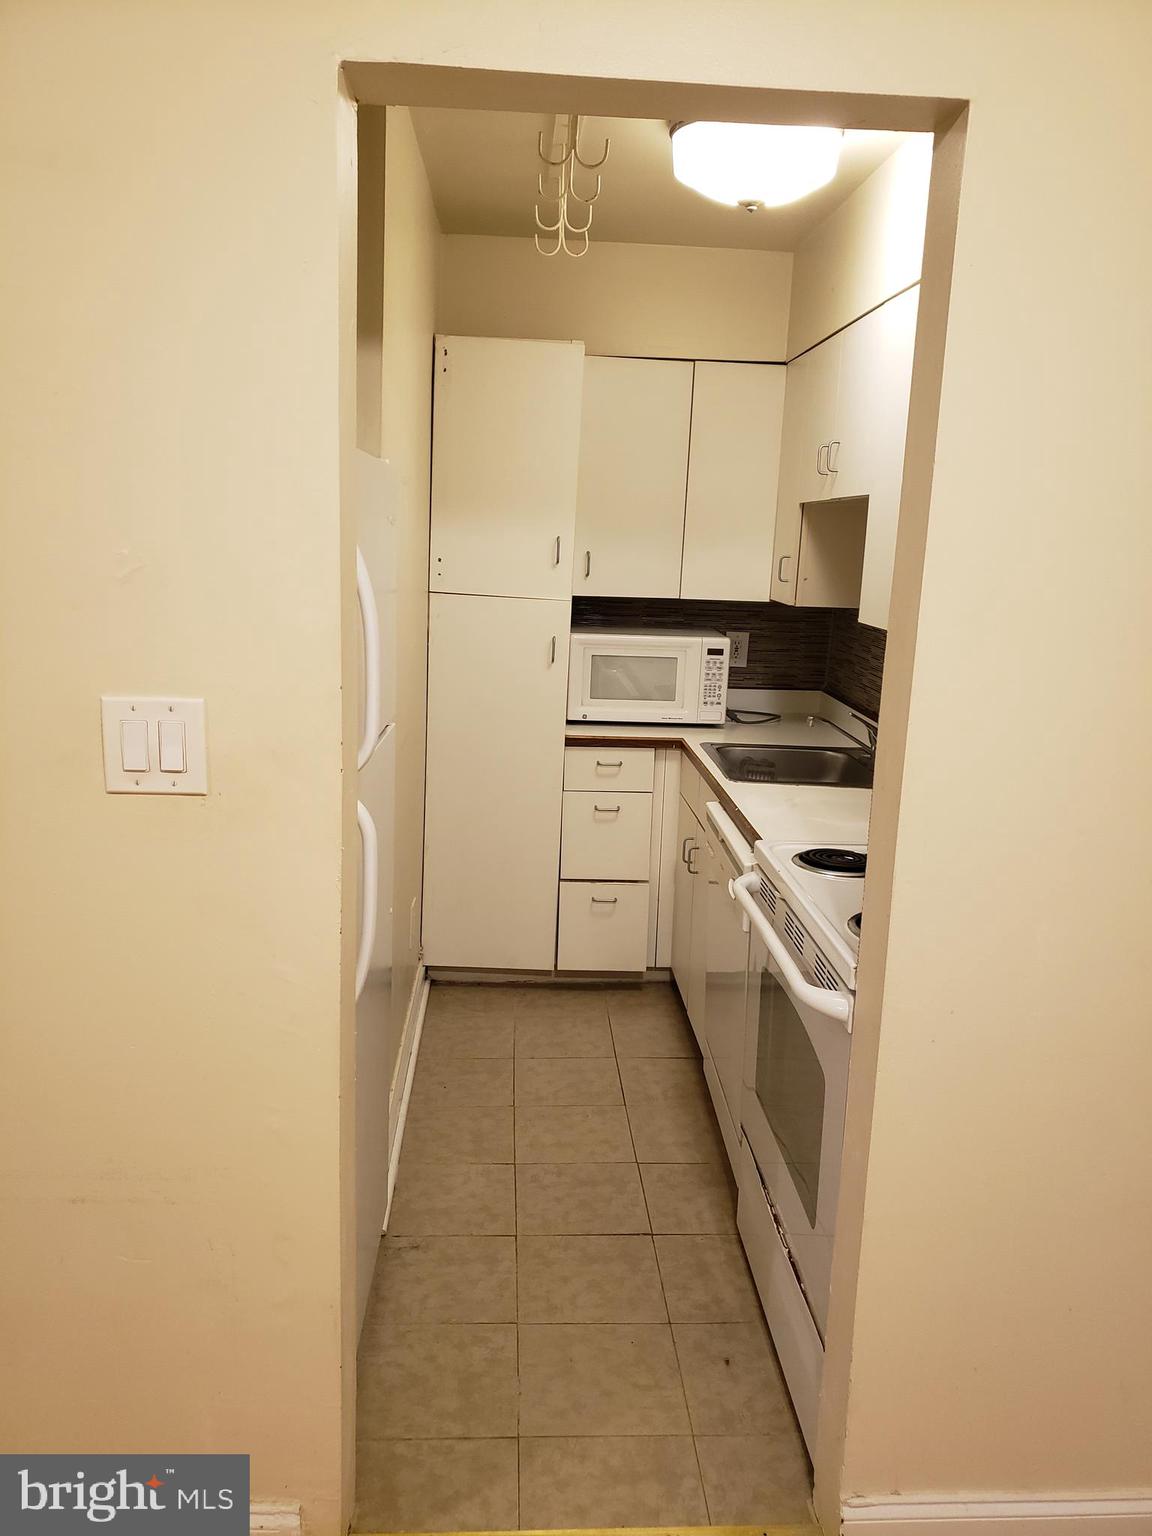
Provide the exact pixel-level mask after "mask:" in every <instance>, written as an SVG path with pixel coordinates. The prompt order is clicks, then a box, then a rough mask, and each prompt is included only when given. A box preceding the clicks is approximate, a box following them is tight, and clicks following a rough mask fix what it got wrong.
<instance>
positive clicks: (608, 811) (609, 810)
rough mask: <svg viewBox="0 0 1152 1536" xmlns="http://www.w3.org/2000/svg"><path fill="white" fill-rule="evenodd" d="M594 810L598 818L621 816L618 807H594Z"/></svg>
mask: <svg viewBox="0 0 1152 1536" xmlns="http://www.w3.org/2000/svg"><path fill="white" fill-rule="evenodd" d="M592 809H593V810H594V811H595V812H596V814H597V815H598V816H619V814H620V807H619V806H618V805H594V806H593V807H592Z"/></svg>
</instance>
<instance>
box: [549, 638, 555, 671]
mask: <svg viewBox="0 0 1152 1536" xmlns="http://www.w3.org/2000/svg"><path fill="white" fill-rule="evenodd" d="M548 665H549V666H550V667H554V666H555V665H556V636H555V635H553V636H552V653H551V655H550V656H549V658H548Z"/></svg>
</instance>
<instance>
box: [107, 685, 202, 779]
mask: <svg viewBox="0 0 1152 1536" xmlns="http://www.w3.org/2000/svg"><path fill="white" fill-rule="evenodd" d="M100 720H101V725H102V729H103V737H104V788H105V789H106V790H107V791H108V792H109V794H113V795H206V794H207V793H208V751H207V743H206V740H205V734H204V700H203V699H143V698H120V697H112V696H111V695H107V694H106V695H104V696H103V697H102V698H101V700H100ZM140 720H142V721H144V722H145V723H146V725H147V728H148V767H147V768H146V769H143V770H133V769H128V768H125V767H124V755H123V750H124V749H123V741H124V731H123V729H122V727H123V725H124V723H125V722H135V721H140ZM161 720H179V721H181V722H182V723H183V725H184V745H185V763H186V765H187V766H186V767H185V769H184V772H183V773H161V771H160V721H161ZM132 735H133V733H131V732H130V733H129V736H130V737H131V736H132Z"/></svg>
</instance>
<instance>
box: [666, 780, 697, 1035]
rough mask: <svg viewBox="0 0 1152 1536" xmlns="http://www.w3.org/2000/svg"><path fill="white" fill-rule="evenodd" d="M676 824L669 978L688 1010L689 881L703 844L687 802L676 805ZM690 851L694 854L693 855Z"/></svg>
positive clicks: (691, 888) (682, 801) (690, 916)
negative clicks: (670, 977) (678, 811)
mask: <svg viewBox="0 0 1152 1536" xmlns="http://www.w3.org/2000/svg"><path fill="white" fill-rule="evenodd" d="M679 809H680V823H679V826H678V827H677V829H676V872H675V875H674V877H673V885H672V976H673V978H674V980H675V982H676V985H677V987H679V989H680V996H681V997H682V998H683V999H684V1006H685V1007H687V1006H688V994H689V991H690V990H691V968H692V891H693V887H694V886H695V884H696V882H695V880H693V878H692V864H693V859H694V858H695V859H698V858H699V851H698V850H699V846H700V843H701V842H702V841H703V838H702V836H701V832H700V825H699V823H698V822H697V820H696V818H695V816H693V814H692V812H691V810H690V809H689V806H688V802H687V800H684V799H681V801H680V807H679ZM693 849H696V850H697V852H696V853H695V854H693Z"/></svg>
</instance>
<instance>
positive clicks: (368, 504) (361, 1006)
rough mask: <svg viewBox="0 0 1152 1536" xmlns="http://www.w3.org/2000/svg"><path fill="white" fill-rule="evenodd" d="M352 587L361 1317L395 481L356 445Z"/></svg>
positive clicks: (385, 824) (384, 1036)
mask: <svg viewBox="0 0 1152 1536" xmlns="http://www.w3.org/2000/svg"><path fill="white" fill-rule="evenodd" d="M355 476H356V478H355V489H354V496H355V507H356V523H357V528H356V536H357V551H356V593H357V599H358V603H359V609H360V619H361V630H362V635H363V646H362V649H361V692H360V699H361V705H360V733H359V743H358V750H357V765H358V768H359V776H358V785H357V808H356V813H357V827H358V831H359V836H360V851H361V860H360V881H359V913H360V926H359V937H358V944H357V955H356V1302H357V1317H358V1320H357V1328H358V1329H359V1328H360V1327H361V1326H362V1325H363V1322H364V1312H365V1308H366V1307H367V1304H368V1292H369V1289H370V1287H371V1284H372V1272H373V1269H374V1267H375V1264H376V1254H377V1249H378V1247H379V1243H380V1235H381V1233H382V1231H383V1228H384V1221H385V1218H386V1216H387V1212H388V1193H389V1191H388V1150H389V1145H388V1144H389V1135H388V1107H389V1093H390V1087H391V1069H392V1061H391V1049H390V1042H391V1040H392V1036H393V1027H392V1008H393V1002H392V874H393V848H394V839H393V825H394V820H395V792H396V724H395V718H396V510H395V508H396V487H395V480H394V476H393V472H392V468H391V465H390V464H389V463H388V461H387V460H386V459H378V458H376V457H375V455H374V454H370V453H364V452H362V451H359V450H358V451H357V453H356V469H355Z"/></svg>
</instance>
